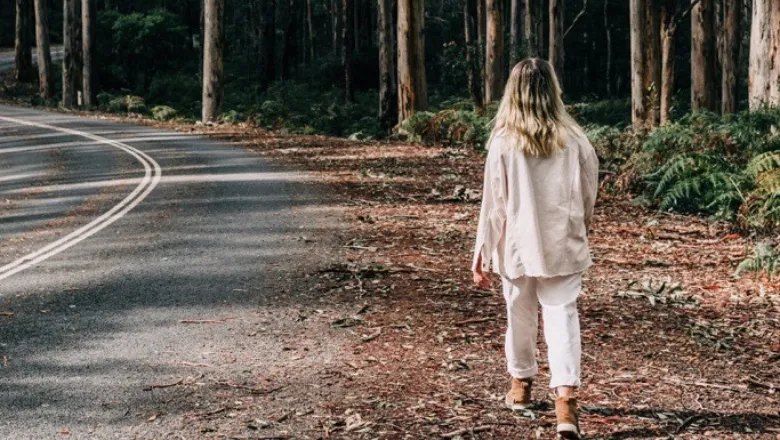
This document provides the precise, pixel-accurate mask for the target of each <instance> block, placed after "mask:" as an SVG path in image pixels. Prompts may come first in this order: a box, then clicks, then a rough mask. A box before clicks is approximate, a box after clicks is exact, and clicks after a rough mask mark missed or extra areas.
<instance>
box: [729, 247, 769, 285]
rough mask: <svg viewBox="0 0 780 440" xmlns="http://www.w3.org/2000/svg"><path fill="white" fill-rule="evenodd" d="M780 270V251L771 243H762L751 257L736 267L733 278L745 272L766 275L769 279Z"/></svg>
mask: <svg viewBox="0 0 780 440" xmlns="http://www.w3.org/2000/svg"><path fill="white" fill-rule="evenodd" d="M779 270H780V250H778V248H777V247H776V246H774V245H773V244H772V243H768V242H762V243H758V244H757V245H756V248H755V250H754V251H753V255H752V256H750V257H748V258H746V259H745V260H743V261H742V262H741V263H739V266H737V270H736V272H734V276H735V277H740V276H741V275H742V274H743V273H745V272H754V273H766V274H767V275H768V276H769V278H770V279H771V278H772V275H773V274H775V273H776V272H778V271H779Z"/></svg>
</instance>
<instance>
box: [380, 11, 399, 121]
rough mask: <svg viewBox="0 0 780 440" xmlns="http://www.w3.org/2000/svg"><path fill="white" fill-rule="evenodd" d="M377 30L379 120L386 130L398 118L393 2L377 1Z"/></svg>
mask: <svg viewBox="0 0 780 440" xmlns="http://www.w3.org/2000/svg"><path fill="white" fill-rule="evenodd" d="M377 12H378V15H377V18H378V23H377V27H378V28H379V120H380V121H381V123H382V126H383V127H384V128H385V129H386V130H388V131H389V130H390V129H392V128H393V126H395V124H396V122H397V118H398V109H397V108H396V106H397V105H398V98H397V97H396V96H395V93H396V90H397V87H398V86H397V85H396V83H395V63H394V62H393V55H394V52H393V42H394V41H395V38H394V36H395V33H394V32H393V2H392V0H378V2H377Z"/></svg>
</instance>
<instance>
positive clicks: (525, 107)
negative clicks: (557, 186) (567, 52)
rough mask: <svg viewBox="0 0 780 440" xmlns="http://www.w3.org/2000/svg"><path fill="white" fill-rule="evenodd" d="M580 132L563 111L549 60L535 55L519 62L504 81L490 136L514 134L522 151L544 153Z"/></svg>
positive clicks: (564, 144) (577, 126)
mask: <svg viewBox="0 0 780 440" xmlns="http://www.w3.org/2000/svg"><path fill="white" fill-rule="evenodd" d="M580 133H582V129H581V128H580V126H579V125H578V124H577V123H576V122H575V121H574V119H572V117H571V116H569V114H568V112H566V108H565V107H564V105H563V100H562V99H561V86H560V83H559V82H558V77H557V76H556V75H555V70H553V68H552V66H551V65H550V63H548V62H547V61H545V60H541V59H538V58H528V59H526V60H523V61H521V62H519V63H518V64H517V65H516V66H515V67H514V68H513V69H512V73H511V74H510V75H509V80H508V81H507V83H506V88H505V89H504V97H503V98H502V99H501V104H500V106H499V108H498V113H497V114H496V119H495V121H494V126H493V131H492V133H491V135H490V138H491V140H492V139H493V138H494V137H495V136H507V137H510V138H514V139H515V140H516V141H517V142H516V144H517V147H518V148H520V149H521V150H522V151H523V152H524V153H525V154H527V155H529V156H534V157H547V156H550V155H552V154H553V153H555V152H557V151H560V150H563V149H565V148H566V144H567V141H568V140H569V138H570V137H571V136H577V135H579V134H580Z"/></svg>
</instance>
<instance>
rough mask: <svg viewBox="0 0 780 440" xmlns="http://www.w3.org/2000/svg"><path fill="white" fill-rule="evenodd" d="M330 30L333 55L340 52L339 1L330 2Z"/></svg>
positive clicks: (332, 0) (340, 24)
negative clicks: (331, 32)
mask: <svg viewBox="0 0 780 440" xmlns="http://www.w3.org/2000/svg"><path fill="white" fill-rule="evenodd" d="M331 2H332V7H331V28H332V31H333V53H334V54H337V53H340V52H341V34H342V29H341V27H342V23H341V21H342V20H341V18H342V17H341V16H342V14H341V7H340V5H341V0H331Z"/></svg>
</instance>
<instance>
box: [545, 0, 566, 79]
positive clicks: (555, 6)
mask: <svg viewBox="0 0 780 440" xmlns="http://www.w3.org/2000/svg"><path fill="white" fill-rule="evenodd" d="M563 17H564V15H563V0H550V37H549V38H550V41H549V44H550V47H549V49H548V52H547V55H548V59H549V60H550V64H552V66H553V68H554V69H555V73H557V74H558V78H560V81H561V84H563V80H564V77H563V62H564V55H565V52H564V50H563Z"/></svg>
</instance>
